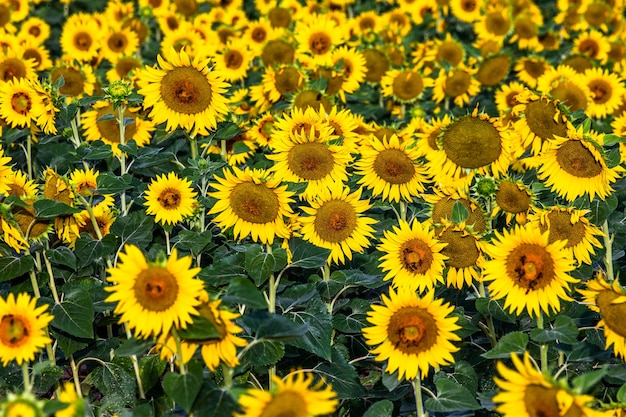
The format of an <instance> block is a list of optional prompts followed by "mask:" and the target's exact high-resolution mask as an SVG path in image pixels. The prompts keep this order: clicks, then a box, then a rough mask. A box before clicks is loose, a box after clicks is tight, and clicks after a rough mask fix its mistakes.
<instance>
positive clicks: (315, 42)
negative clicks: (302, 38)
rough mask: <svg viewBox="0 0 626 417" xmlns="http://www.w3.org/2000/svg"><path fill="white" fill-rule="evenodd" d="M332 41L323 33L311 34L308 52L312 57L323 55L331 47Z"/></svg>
mask: <svg viewBox="0 0 626 417" xmlns="http://www.w3.org/2000/svg"><path fill="white" fill-rule="evenodd" d="M332 45H333V44H332V39H331V38H330V35H328V34H327V33H325V32H317V33H313V34H311V36H310V37H309V50H310V51H311V52H312V53H313V54H314V55H323V54H325V53H326V52H328V51H330V48H331V46H332Z"/></svg>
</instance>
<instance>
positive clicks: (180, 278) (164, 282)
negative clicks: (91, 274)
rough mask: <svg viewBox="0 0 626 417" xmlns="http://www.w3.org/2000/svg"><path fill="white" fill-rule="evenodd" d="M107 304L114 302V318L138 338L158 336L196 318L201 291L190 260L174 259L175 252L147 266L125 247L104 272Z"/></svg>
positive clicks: (138, 254) (134, 249) (137, 253)
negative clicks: (107, 293)
mask: <svg viewBox="0 0 626 417" xmlns="http://www.w3.org/2000/svg"><path fill="white" fill-rule="evenodd" d="M107 272H108V275H109V276H108V278H107V281H108V282H110V283H112V284H113V285H111V286H109V287H106V288H105V289H106V291H108V292H110V293H111V294H110V295H109V296H108V297H107V299H106V301H107V302H116V303H117V304H116V306H115V311H114V312H115V314H117V315H119V316H120V319H119V321H120V323H122V322H123V323H127V324H128V327H129V328H130V329H135V331H136V335H137V336H138V337H141V338H149V337H151V336H159V335H160V334H163V333H167V332H169V331H170V329H171V328H172V327H175V328H186V327H187V325H188V324H189V323H191V322H192V316H193V315H197V314H198V309H197V308H198V306H199V305H200V300H199V299H198V296H199V295H200V292H201V291H202V290H203V288H204V284H203V282H202V281H201V280H199V279H196V275H197V274H198V272H200V268H194V267H192V266H191V257H189V256H185V257H182V258H178V252H177V251H176V249H173V250H172V254H171V255H170V256H169V257H168V258H167V259H164V260H162V261H157V262H148V260H147V259H146V257H145V256H144V254H143V252H142V251H141V250H140V249H139V248H138V247H136V246H134V245H128V244H127V245H125V246H124V252H120V254H119V261H118V263H117V265H116V266H115V267H113V268H109V269H108V270H107Z"/></svg>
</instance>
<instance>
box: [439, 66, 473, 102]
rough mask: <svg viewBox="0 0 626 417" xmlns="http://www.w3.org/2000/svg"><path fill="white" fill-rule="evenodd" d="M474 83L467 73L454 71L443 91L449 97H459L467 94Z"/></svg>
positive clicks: (447, 79)
mask: <svg viewBox="0 0 626 417" xmlns="http://www.w3.org/2000/svg"><path fill="white" fill-rule="evenodd" d="M471 83H472V76H471V75H470V74H468V73H467V72H465V71H461V70H454V71H453V72H452V74H450V75H448V77H447V78H446V83H445V86H444V88H443V91H444V93H445V95H446V96H448V97H458V96H461V95H463V94H465V93H466V92H467V90H468V89H469V87H470V85H471Z"/></svg>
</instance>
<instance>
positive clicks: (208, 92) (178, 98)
mask: <svg viewBox="0 0 626 417" xmlns="http://www.w3.org/2000/svg"><path fill="white" fill-rule="evenodd" d="M161 97H163V101H164V102H165V104H166V105H167V107H169V108H170V109H172V110H174V111H176V112H178V113H184V114H197V113H201V112H202V111H204V110H206V109H207V108H208V107H209V106H210V105H211V101H212V97H213V89H212V88H211V83H209V81H208V80H207V78H206V76H205V75H203V74H202V73H201V72H200V71H198V70H197V69H195V68H193V67H175V68H174V69H172V70H170V71H168V72H167V73H166V74H165V75H164V76H163V79H162V80H161Z"/></svg>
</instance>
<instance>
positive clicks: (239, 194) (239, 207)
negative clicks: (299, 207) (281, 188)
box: [230, 182, 279, 224]
mask: <svg viewBox="0 0 626 417" xmlns="http://www.w3.org/2000/svg"><path fill="white" fill-rule="evenodd" d="M230 204H231V208H232V210H233V212H234V213H235V214H236V215H237V216H238V217H240V218H241V219H243V220H245V221H247V222H250V223H256V224H265V223H270V222H273V221H274V220H276V218H277V217H278V215H279V202H278V197H276V194H275V193H274V191H272V190H271V189H270V188H267V187H266V186H265V185H264V184H254V183H251V182H243V183H240V184H237V185H236V186H235V187H234V188H233V190H232V192H231V194H230Z"/></svg>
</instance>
